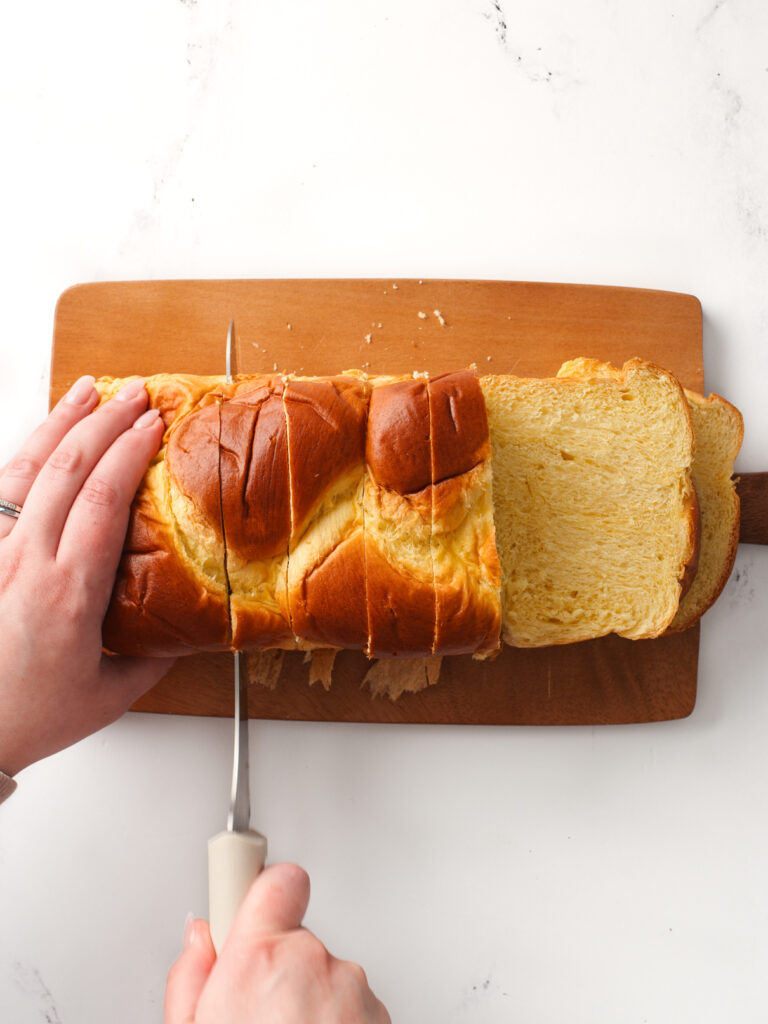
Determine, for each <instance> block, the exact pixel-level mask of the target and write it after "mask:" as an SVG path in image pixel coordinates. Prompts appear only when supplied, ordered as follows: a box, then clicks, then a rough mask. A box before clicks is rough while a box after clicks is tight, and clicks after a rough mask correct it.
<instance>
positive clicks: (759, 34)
mask: <svg viewBox="0 0 768 1024" xmlns="http://www.w3.org/2000/svg"><path fill="white" fill-rule="evenodd" d="M2 22H3V31H2V33H0V81H1V82H2V90H3V96H4V102H3V105H2V115H1V123H2V136H3V140H4V143H5V145H4V150H5V157H4V159H3V161H2V164H1V165H0V196H1V197H2V208H3V246H2V257H1V259H2V267H3V275H2V280H3V300H2V311H3V316H4V318H5V328H4V332H3V340H2V343H1V346H0V395H1V396H2V425H3V430H2V436H1V437H0V458H2V459H5V458H7V457H8V456H10V455H11V454H12V453H13V452H14V450H15V449H16V447H17V445H18V444H19V442H20V441H21V439H22V438H23V436H24V435H25V434H26V433H27V432H28V430H29V429H31V427H32V426H33V425H34V424H35V423H36V422H37V421H38V420H39V419H40V418H41V417H42V416H43V414H44V412H45V409H46V400H47V378H48V364H49V358H50V339H51V326H52V317H53V311H54V306H55V303H56V299H57V297H58V295H59V294H60V292H61V291H63V290H64V289H65V288H66V287H67V286H69V285H70V284H73V283H75V282H78V281H87V280H113V279H124V278H148V277H277V276H285V277H303V276H313V277H319V276H327V277H335V276H352V277H367V276H390V275H392V276H412V277H477V278H500V279H516V280H541V281H568V282H585V283H598V284H620V285H635V286H642V287H649V288H661V289H671V290H676V291H685V292H691V293H693V294H695V295H697V296H698V297H699V298H700V299H701V302H702V305H703V308H704V316H705V327H704V344H705V372H706V378H707V386H708V387H709V388H711V389H713V390H716V391H718V392H720V393H721V394H723V395H725V396H726V397H727V398H729V399H730V400H731V401H733V402H734V403H735V404H736V405H738V406H739V407H740V408H741V410H742V411H743V413H744V417H745V422H746V437H745V441H744V447H743V450H742V454H741V456H740V459H739V463H738V466H739V468H740V469H741V470H743V471H749V470H763V469H768V456H766V443H767V442H768V402H767V401H766V397H765V392H766V383H767V382H768V345H767V344H766V332H767V330H768V288H766V280H768V177H767V176H766V155H767V154H768V51H767V50H766V46H765V42H766V39H767V38H768V6H766V5H765V4H764V3H763V2H762V0H680V2H678V3H676V4H673V5H670V4H669V3H667V2H665V0H648V2H647V3H644V4H629V3H621V2H618V0H613V2H611V0H537V2H536V3H534V2H533V0H523V2H520V0H518V2H513V0H443V2H438V0H390V2H389V3H386V4H382V3H378V2H373V0H360V2H357V3H351V2H349V0H347V2H344V0H325V2H314V3H311V2H309V0H298V2H294V3H291V4H279V3H272V4H263V3H262V4H254V3H248V2H247V0H216V2H214V0H163V2H162V3H158V2H157V0H134V2H133V3H132V4H120V5H118V4H113V3H104V2H97V0H72V2H71V3H68V4H59V3H54V2H53V0H43V2H42V3H37V4H26V5H24V4H13V5H12V6H10V7H6V9H5V10H4V13H3V17H2ZM767 613H768V552H766V551H765V550H764V549H762V548H755V547H742V548H741V549H740V551H739V555H738V561H737V566H736V570H735V573H734V575H733V577H732V579H731V581H730V583H729V584H728V586H727V589H726V591H725V592H724V594H723V596H722V598H721V599H720V601H719V602H718V604H717V605H716V606H715V608H714V609H713V610H712V611H711V612H709V613H708V614H707V616H706V617H705V620H704V623H703V629H702V639H701V657H700V674H699V697H698V703H697V707H696V709H695V711H694V713H693V715H692V716H691V717H690V718H689V719H687V720H685V721H681V722H675V723H666V724H660V725H644V726H634V727H607V728H603V729H600V728H571V729H545V728H498V729H488V728H453V727H451V728H447V727H446V728H443V727H416V726H405V727H395V726H343V725H336V726H334V725H313V724H295V723H294V724H292V723H253V724H252V726H251V771H252V777H251V784H252V796H253V811H254V820H255V823H256V824H257V825H258V827H260V828H261V829H262V830H263V831H264V832H265V833H266V834H267V835H268V837H269V839H270V844H271V854H272V857H273V858H274V859H290V860H294V861H297V862H298V863H300V864H302V865H304V866H305V867H306V868H307V869H308V870H309V872H310V874H311V877H312V883H313V896H312V901H311V905H310V910H309V914H308V918H307V923H308V925H309V926H310V927H311V928H312V929H313V930H315V931H316V932H317V933H318V934H319V935H320V936H321V938H322V939H323V940H324V941H325V942H326V944H327V945H328V946H329V948H330V949H331V950H332V952H334V953H336V954H337V955H339V956H342V957H346V958H351V959H355V960H358V961H359V962H361V963H362V964H363V965H364V966H365V968H366V970H367V972H368V975H369V979H370V982H371V985H372V986H373V988H374V989H375V991H376V992H377V993H378V994H379V995H380V997H381V998H382V999H383V1000H384V1001H385V1002H386V1003H387V1005H388V1006H389V1008H390V1010H391V1013H392V1017H393V1020H394V1021H395V1022H397V1024H426V1022H431V1021H440V1022H442V1024H464V1022H467V1024H469V1022H473V1024H487V1022H493V1024H502V1022H508V1021H521V1022H526V1024H527V1022H536V1024H562V1022H563V1021H568V1022H569V1024H580V1022H581V1024H619V1022H633V1024H634V1022H637V1024H642V1022H645V1021H648V1022H653V1024H661V1022H670V1024H671V1022H675V1024H680V1022H681V1021H695V1022H697V1024H707V1022H712V1024H715V1022H717V1024H720V1022H722V1021H724V1020H735V1021H739V1022H740V1024H748V1022H752V1021H755V1022H757V1021H763V1020H765V1017H766V1009H765V1005H766V985H765V966H766V961H767V960H768V934H767V930H766V929H767V926H768V880H767V879H766V871H765V865H766V863H768V813H766V812H767V811H768V807H766V799H765V792H766V782H767V781H768V754H767V753H766V742H765V723H766V722H767V721H768V686H766V668H765V665H766V628H765V627H766V614H767ZM44 642H45V638H44V637H41V643H44ZM230 764H231V727H230V724H229V723H228V722H226V721H214V720H207V719H204V720H193V719H183V718H164V717H159V716H157V717H156V716H143V715H128V716H127V717H126V718H125V719H123V720H122V721H121V722H119V723H118V724H116V725H115V726H113V727H111V728H109V729H108V730H106V731H105V732H103V733H101V734H99V735H98V736H95V737H93V738H91V739H90V740H88V741H86V742H84V743H82V744H80V745H79V746H77V747H75V748H72V749H70V750H68V751H65V752H63V753H61V754H59V755H57V756H55V757H53V758H51V759H49V760H48V761H46V762H43V763H41V764H39V765H36V766H34V767H33V768H30V769H28V770H27V771H25V772H24V773H22V775H21V776H20V780H19V781H20V786H19V791H18V792H17V793H16V794H15V795H14V797H13V798H12V799H11V800H10V801H9V802H8V803H7V804H6V805H4V806H3V808H2V812H0V1019H2V1021H3V1022H4V1024H5V1022H8V1024H37V1022H46V1021H47V1022H49V1024H84V1022H85V1024H88V1022H97V1021H98V1022H101V1021H109V1022H110V1024H136V1022H139V1021H142V1022H143V1021H147V1022H149V1021H157V1020H159V1019H160V1016H161V1005H162V997H163V989H164V980H165V973H166V970H167V967H168V965H169V964H170V962H171V960H172V959H173V958H174V956H175V955H176V953H177V951H178V949H179V947H180V942H181V934H182V928H183V923H184V918H185V916H186V913H187V912H188V911H190V910H192V911H194V912H195V913H197V914H201V915H202V914H204V913H205V911H206V901H207V890H206V840H207V838H208V836H210V835H211V834H213V833H214V832H215V831H217V830H218V829H219V828H220V827H221V826H222V823H223V816H224V814H225V810H226V803H227V795H228V786H229V774H230Z"/></svg>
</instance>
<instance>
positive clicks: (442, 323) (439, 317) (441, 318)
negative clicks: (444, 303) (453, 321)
mask: <svg viewBox="0 0 768 1024" xmlns="http://www.w3.org/2000/svg"><path fill="white" fill-rule="evenodd" d="M434 314H435V316H436V317H437V320H438V323H439V324H440V326H441V327H445V326H447V325H446V323H445V317H444V316H443V314H442V313H441V312H440V310H439V309H436V310H434Z"/></svg>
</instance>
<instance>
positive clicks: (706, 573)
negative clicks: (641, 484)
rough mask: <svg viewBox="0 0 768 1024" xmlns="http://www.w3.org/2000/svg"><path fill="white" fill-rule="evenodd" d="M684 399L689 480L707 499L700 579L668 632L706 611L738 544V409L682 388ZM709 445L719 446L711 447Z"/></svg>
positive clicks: (740, 424) (740, 436) (741, 429)
mask: <svg viewBox="0 0 768 1024" xmlns="http://www.w3.org/2000/svg"><path fill="white" fill-rule="evenodd" d="M685 397H686V398H687V400H688V402H689V404H690V407H691V411H692V413H693V414H694V419H693V422H694V430H695V432H696V435H697V449H696V454H695V456H694V464H693V474H694V479H695V480H696V479H698V480H699V484H698V486H699V487H701V488H702V489H703V490H704V492H705V493H706V495H707V497H706V500H705V503H704V504H703V507H702V509H701V521H702V529H701V537H702V542H701V550H700V556H699V565H700V569H701V579H699V580H697V579H696V578H694V580H693V581H692V583H691V587H690V588H689V592H687V593H686V594H684V595H683V598H681V602H680V607H679V609H678V612H677V614H676V615H675V618H674V619H673V620H672V622H671V624H670V626H669V628H668V629H667V632H668V633H679V632H681V631H682V630H684V629H688V628H689V627H690V626H692V625H694V624H695V623H696V622H698V621H699V619H700V618H701V616H702V615H703V614H704V612H706V611H707V610H708V609H709V608H711V607H712V605H713V604H714V603H715V601H716V600H717V598H718V597H719V596H720V594H721V593H722V591H723V588H724V587H725V585H726V583H727V582H728V578H729V577H730V575H731V572H732V570H733V565H734V562H735V561H736V552H737V549H738V544H739V524H740V501H739V496H738V494H737V492H736V487H735V481H734V479H733V475H732V474H733V464H734V462H735V461H736V456H737V455H738V453H739V450H740V448H741V445H742V442H743V440H744V420H743V418H742V415H741V413H740V412H739V410H738V409H737V408H736V407H735V406H734V405H732V404H731V403H730V402H728V401H727V400H726V399H725V398H722V397H721V396H720V395H717V394H714V393H712V394H710V395H709V396H708V397H707V398H705V397H704V396H703V395H700V394H698V392H695V391H689V390H688V389H687V388H686V389H685ZM702 416H703V417H704V418H703V419H702ZM710 416H711V417H714V422H713V426H712V429H711V431H710V430H707V429H706V426H707V422H708V420H709V417H710ZM720 417H722V419H721V420H720V423H721V426H720V429H719V430H718V428H717V422H718V419H720ZM702 431H704V433H703V434H702V433H701V432H702ZM710 433H711V434H712V436H711V437H710V436H708V435H709V434H710ZM713 442H719V443H715V444H714V447H713ZM713 488H714V490H713ZM705 520H706V522H705ZM713 521H716V523H717V525H716V526H714V525H713Z"/></svg>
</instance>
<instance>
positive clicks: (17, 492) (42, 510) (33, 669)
mask: <svg viewBox="0 0 768 1024" xmlns="http://www.w3.org/2000/svg"><path fill="white" fill-rule="evenodd" d="M93 384H94V381H93V378H92V377H82V378H81V379H80V380H78V381H77V382H76V383H75V384H74V385H73V387H72V388H71V390H70V391H69V393H68V394H67V395H65V397H64V398H63V399H62V400H61V401H60V402H59V403H58V405H57V406H56V408H55V409H54V410H53V411H52V412H51V414H50V416H49V417H48V419H47V420H46V421H45V423H43V424H42V425H41V426H39V427H38V428H37V430H36V431H35V432H34V433H33V434H32V436H31V437H30V438H29V439H28V441H27V442H26V444H25V445H24V446H23V448H22V449H21V451H20V452H19V453H18V454H17V455H16V457H15V458H13V459H11V461H10V462H9V463H8V464H7V465H6V466H4V467H3V468H2V469H1V470H0V498H2V499H4V500H5V501H9V502H13V503H15V504H16V505H21V506H23V508H22V511H21V514H20V515H19V517H18V518H17V519H14V518H12V517H11V516H8V515H0V623H1V624H2V633H1V634H0V635H1V636H2V641H1V643H0V770H1V771H3V772H5V773H6V774H7V775H15V774H16V772H19V771H21V769H22V768H25V767H26V766H27V765H29V764H32V762H33V761H37V760H39V759H40V758H43V757H46V756H47V755H48V754H52V753H54V752H55V751H57V750H61V749H62V748H63V747H66V746H69V745H70V744H71V743H74V742H76V741H77V740H79V739H82V738H83V737H84V736H87V735H89V734H90V733H92V732H96V730H97V729H100V728H102V726H105V725H107V724H108V723H110V722H113V721H114V720H115V719H117V718H119V717H120V715H122V714H123V712H124V711H126V710H127V709H128V707H129V706H130V705H131V704H132V703H133V701H134V700H136V698H137V697H139V696H140V695H141V694H142V693H144V692H145V691H146V690H148V689H149V688H150V687H151V686H153V685H154V684H155V683H156V682H157V681H158V680H159V679H160V677H161V676H163V675H164V674H165V673H166V672H167V671H168V669H169V668H170V666H171V664H172V663H173V662H172V660H171V659H165V658H163V659H160V658H116V657H110V656H107V655H105V654H104V653H103V652H102V648H101V626H102V621H103V618H104V613H105V611H106V608H107V604H108V603H109V597H110V593H111V590H112V585H113V583H114V578H115V573H116V571H117V565H118V562H119V560H120V552H121V550H122V546H123V541H124V538H125V532H126V528H127V525H128V516H129V512H130V505H131V500H132V498H133V496H134V494H135V492H136V490H137V488H138V486H139V483H140V481H141V478H142V476H143V475H144V472H145V470H146V468H147V466H148V464H149V462H150V459H151V458H152V456H153V455H154V454H155V453H156V452H157V449H158V447H159V445H160V440H161V438H162V435H163V425H162V421H161V420H160V418H159V416H158V413H157V411H156V410H152V409H151V410H148V411H146V412H145V409H146V405H147V393H146V391H145V390H144V387H143V381H141V380H138V381H132V382H131V383H130V384H128V385H126V387H125V388H123V390H122V391H121V392H120V393H119V394H118V395H117V396H115V398H114V399H112V400H111V401H109V402H106V403H105V404H104V405H103V406H102V407H101V408H99V409H98V410H96V412H93V410H94V408H95V407H96V405H97V403H98V395H97V393H96V390H95V388H94V386H93ZM91 413H92V415H89V414H91Z"/></svg>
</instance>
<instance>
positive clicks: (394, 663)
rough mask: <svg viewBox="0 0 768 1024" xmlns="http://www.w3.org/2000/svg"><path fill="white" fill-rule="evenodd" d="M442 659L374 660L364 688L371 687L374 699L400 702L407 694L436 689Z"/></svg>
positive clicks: (366, 675)
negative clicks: (402, 696)
mask: <svg viewBox="0 0 768 1024" xmlns="http://www.w3.org/2000/svg"><path fill="white" fill-rule="evenodd" d="M442 661H443V659H442V657H440V656H436V657H427V658H382V659H380V660H379V661H374V662H373V664H372V665H371V667H370V668H369V669H368V671H367V672H366V674H365V678H364V679H363V683H362V685H363V686H365V685H366V684H367V685H368V686H369V687H370V690H371V696H372V697H389V699H390V700H393V701H394V700H397V699H398V697H400V696H401V695H402V694H404V693H418V692H419V691H420V690H426V688H427V687H428V686H434V685H435V684H436V683H437V681H438V680H439V678H440V668H441V665H442Z"/></svg>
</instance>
